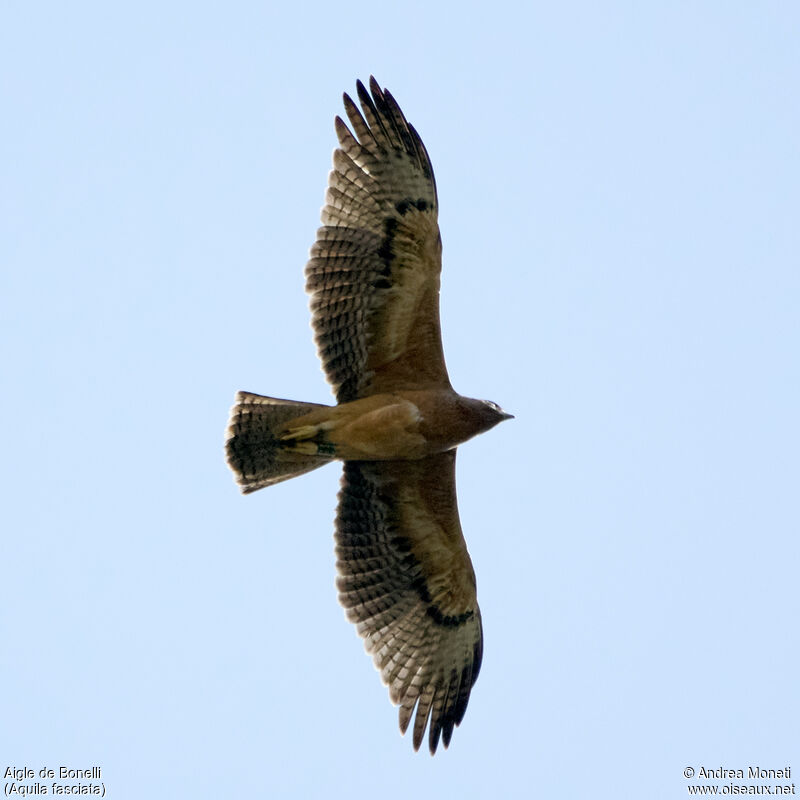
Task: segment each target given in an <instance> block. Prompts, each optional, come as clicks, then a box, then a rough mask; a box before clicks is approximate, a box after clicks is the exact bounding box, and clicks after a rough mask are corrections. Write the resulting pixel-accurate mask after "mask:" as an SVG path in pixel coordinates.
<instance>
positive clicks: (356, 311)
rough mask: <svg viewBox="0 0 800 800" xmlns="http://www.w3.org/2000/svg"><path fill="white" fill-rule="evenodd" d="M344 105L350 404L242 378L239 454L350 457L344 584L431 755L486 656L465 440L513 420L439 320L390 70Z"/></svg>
mask: <svg viewBox="0 0 800 800" xmlns="http://www.w3.org/2000/svg"><path fill="white" fill-rule="evenodd" d="M357 89H358V99H359V100H360V102H361V110H360V111H359V109H358V107H357V106H356V104H355V103H354V102H353V100H352V99H351V98H350V97H349V96H348V95H347V94H345V95H344V107H345V111H346V112H347V117H348V118H349V120H350V126H351V127H350V128H348V127H347V125H346V124H345V123H344V122H343V121H342V119H341V118H339V117H337V118H336V120H335V125H336V134H337V137H338V139H339V147H338V148H337V149H336V150H335V151H334V154H333V171H332V172H331V173H330V176H329V178H328V190H327V193H326V196H325V206H324V207H323V209H322V227H321V228H319V230H318V231H317V239H316V242H315V243H314V245H313V247H312V248H311V254H310V255H311V257H310V260H309V262H308V265H307V266H306V271H305V275H306V290H307V292H308V293H309V295H310V296H311V300H310V305H311V313H312V327H313V329H314V338H315V342H316V345H317V350H318V353H319V357H320V360H321V361H322V367H323V370H324V372H325V374H326V376H327V379H328V381H329V383H330V384H331V386H332V387H333V391H334V393H335V395H336V402H337V404H336V405H335V406H327V405H319V404H316V403H300V402H295V401H293V400H279V399H276V398H272V397H264V396H262V395H257V394H251V393H249V392H239V393H238V394H237V395H236V403H235V405H234V406H233V409H232V410H231V418H230V422H229V426H228V430H227V440H226V454H227V460H228V464H229V466H230V468H231V469H232V470H233V472H234V473H235V476H236V481H237V482H238V484H239V485H240V487H241V489H242V491H243V492H246V493H247V492H254V491H256V490H257V489H262V488H263V487H265V486H271V485H272V484H274V483H278V482H280V481H284V480H287V479H288V478H293V477H295V476H296V475H300V474H302V473H304V472H309V471H311V470H313V469H316V468H317V467H320V466H322V465H324V464H327V463H328V462H330V461H333V460H339V461H342V462H344V472H343V475H342V480H341V490H340V491H339V506H338V510H337V514H336V534H335V538H336V557H337V561H336V566H337V570H338V577H337V580H336V586H337V589H338V592H339V600H340V601H341V603H342V605H343V606H344V608H345V610H346V614H347V618H348V619H349V620H350V621H351V622H353V623H355V625H356V627H357V630H358V633H359V635H360V636H361V637H362V638H363V639H364V644H365V647H366V649H367V651H368V652H369V653H371V654H372V658H373V660H374V662H375V666H376V667H377V669H378V670H379V672H380V673H381V678H382V679H383V682H384V683H385V684H386V685H387V686H388V687H389V696H390V698H391V701H392V702H393V703H394V704H395V705H398V706H399V707H400V730H401V731H402V732H403V733H405V731H406V729H407V728H408V726H409V724H410V722H411V719H412V717H414V711H415V709H416V716H415V719H414V726H413V727H414V733H413V742H414V749H415V750H416V749H419V747H420V744H421V743H422V739H423V737H424V735H425V728H426V726H427V727H428V728H429V735H428V744H429V749H430V751H431V753H432V754H433V753H435V752H436V747H437V745H438V743H439V739H440V737H441V740H442V742H443V743H444V746H445V747H447V745H448V744H449V743H450V737H451V736H452V733H453V727H454V726H455V725H458V724H460V723H461V721H462V719H463V718H464V712H465V711H466V709H467V701H468V700H469V695H470V691H471V689H472V686H473V685H474V683H475V681H476V679H477V677H478V671H479V669H480V665H481V656H482V653H483V642H482V629H481V616H480V611H479V609H478V603H477V597H476V592H475V573H474V571H473V569H472V562H471V561H470V557H469V553H468V552H467V546H466V543H465V541H464V537H463V534H462V533H461V525H460V523H459V518H458V508H457V505H456V485H455V465H456V447H457V446H458V445H460V444H461V443H462V442H465V441H467V439H470V438H472V437H473V436H475V435H476V434H479V433H482V432H484V431H487V430H489V429H490V428H492V427H494V426H495V425H497V424H498V423H499V422H502V421H503V420H505V419H509V418H510V417H511V415H510V414H506V413H505V412H504V411H503V410H502V409H501V408H500V407H499V406H497V405H496V404H495V403H492V402H489V401H486V400H472V399H469V398H467V397H462V396H461V395H459V394H457V393H456V392H455V391H454V390H453V387H452V386H451V385H450V379H449V378H448V375H447V369H446V367H445V363H444V354H443V352H442V339H441V332H440V328H439V276H440V272H441V254H442V242H441V237H440V236H439V226H438V223H437V210H438V204H437V197H436V182H435V180H434V177H433V168H432V167H431V162H430V158H429V157H428V153H427V151H426V150H425V146H424V145H423V144H422V140H421V139H420V137H419V134H417V132H416V130H415V129H414V128H413V126H412V125H411V124H410V123H409V122H408V121H407V120H406V118H405V116H404V115H403V112H402V111H401V110H400V107H399V106H398V105H397V102H396V101H395V99H394V98H393V97H392V95H391V94H390V93H389V92H388V91H386V90H382V89H381V88H380V86H379V85H378V84H377V82H376V81H375V79H374V78H371V79H370V91H369V92H368V91H367V90H366V88H365V87H364V85H363V84H362V83H361V81H358V84H357Z"/></svg>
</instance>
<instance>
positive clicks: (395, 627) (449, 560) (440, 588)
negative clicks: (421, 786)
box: [336, 450, 483, 753]
mask: <svg viewBox="0 0 800 800" xmlns="http://www.w3.org/2000/svg"><path fill="white" fill-rule="evenodd" d="M336 555H337V568H338V571H339V577H338V579H337V587H338V589H339V600H340V601H341V603H342V605H343V606H344V607H345V609H346V612H347V617H348V619H349V620H350V621H351V622H354V623H356V625H357V629H358V633H359V634H360V635H361V636H362V638H363V639H364V643H365V647H366V649H367V651H368V652H369V653H371V654H372V657H373V660H374V662H375V666H376V667H377V668H378V670H379V671H380V673H381V677H382V679H383V682H384V683H385V684H387V685H388V687H389V696H390V698H391V700H392V702H393V703H395V704H396V705H399V706H400V729H401V730H402V731H403V732H404V733H405V731H406V728H407V727H408V724H409V721H410V720H411V717H412V716H413V714H414V707H415V706H416V707H417V712H416V719H415V722H414V734H413V736H414V748H415V749H417V748H419V746H420V744H421V742H422V739H423V736H424V733H425V727H426V725H427V724H428V720H429V719H430V732H429V737H428V740H429V748H430V751H431V753H434V752H435V751H436V746H437V744H438V742H439V736H440V735H441V737H442V741H443V742H444V745H445V747H447V745H448V744H449V742H450V737H451V735H452V733H453V726H454V725H458V724H459V723H460V722H461V720H462V719H463V717H464V712H465V711H466V709H467V701H468V700H469V695H470V690H471V689H472V686H473V684H474V683H475V681H476V679H477V677H478V671H479V669H480V664H481V656H482V652H483V636H482V630H481V617H480V610H479V609H478V603H477V598H476V593H475V573H474V572H473V569H472V562H471V561H470V557H469V554H468V553H467V547H466V543H465V542H464V537H463V535H462V533H461V525H460V523H459V520H458V507H457V505H456V490H455V450H450V451H448V452H445V453H440V454H437V455H434V456H429V457H427V458H424V459H420V460H417V461H383V462H377V461H370V462H367V461H349V462H346V463H345V465H344V475H343V477H342V488H341V491H340V493H339V509H338V513H337V518H336Z"/></svg>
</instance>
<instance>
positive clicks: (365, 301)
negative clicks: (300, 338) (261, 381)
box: [306, 78, 450, 403]
mask: <svg viewBox="0 0 800 800" xmlns="http://www.w3.org/2000/svg"><path fill="white" fill-rule="evenodd" d="M357 88H358V97H359V100H360V101H361V108H362V110H363V116H362V115H361V113H360V112H359V110H358V108H357V107H356V105H355V103H354V102H353V101H352V100H351V99H350V97H349V96H348V95H344V106H345V110H346V111H347V116H348V118H349V119H350V124H351V126H352V130H353V131H354V133H355V135H354V134H353V133H351V131H350V129H348V127H347V125H345V123H344V122H343V121H342V120H341V119H340V118H339V117H337V118H336V134H337V136H338V138H339V145H340V146H339V148H338V149H337V150H336V151H335V152H334V154H333V167H334V168H333V171H332V172H331V173H330V176H329V178H328V191H327V194H326V197H325V206H324V208H323V209H322V223H323V227H321V228H320V229H319V230H318V231H317V240H316V242H315V243H314V246H313V247H312V248H311V258H310V260H309V262H308V265H307V267H306V290H307V291H308V293H309V294H310V295H311V312H312V327H313V329H314V339H315V341H316V343H317V349H318V352H319V357H320V359H321V361H322V366H323V369H324V370H325V374H326V375H327V377H328V381H329V382H330V383H331V385H332V386H333V389H334V393H335V394H336V399H337V400H338V401H339V402H340V403H344V402H348V401H350V400H355V399H357V398H359V397H365V396H367V395H370V394H376V393H379V392H387V391H389V392H390V391H394V390H396V389H415V388H447V387H449V386H450V381H449V379H448V377H447V369H446V367H445V363H444V355H443V352H442V340H441V332H440V329H439V275H440V272H441V263H442V259H441V255H442V245H441V238H440V236H439V226H438V223H437V211H438V206H437V200H436V182H435V180H434V177H433V168H432V167H431V162H430V159H429V158H428V153H427V152H426V150H425V145H423V144H422V140H421V139H420V138H419V135H418V134H417V132H416V131H415V130H414V128H413V126H412V125H410V124H409V123H408V122H407V121H406V118H405V117H404V116H403V112H402V111H401V110H400V108H399V106H398V105H397V103H396V102H395V99H394V98H393V97H392V95H391V94H389V92H388V91H382V90H381V89H380V87H379V86H378V84H377V82H376V81H375V79H374V78H371V79H370V90H371V92H372V96H370V94H369V93H368V92H367V90H366V89H365V88H364V85H363V84H362V83H361V81H359V82H358V85H357Z"/></svg>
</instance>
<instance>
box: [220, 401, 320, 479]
mask: <svg viewBox="0 0 800 800" xmlns="http://www.w3.org/2000/svg"><path fill="white" fill-rule="evenodd" d="M316 408H325V406H322V405H320V404H319V403H298V402H297V401H295V400H278V399H277V398H275V397H263V396H262V395H260V394H251V393H250V392H239V393H238V394H237V395H236V403H235V405H234V406H233V408H232V409H231V417H230V421H229V423H228V432H227V440H226V442H225V453H226V455H227V459H228V466H229V467H230V468H231V469H232V470H233V473H234V475H235V476H236V482H237V483H238V484H239V486H240V487H241V489H242V491H243V492H244V493H245V494H247V493H249V492H255V491H256V490H258V489H263V488H264V487H265V486H271V485H272V484H273V483H280V482H281V481H285V480H288V479H289V478H294V477H295V475H302V474H303V473H304V472H311V470H313V469H317V467H321V466H323V465H324V464H327V463H328V462H329V461H330V460H331V458H330V457H329V456H325V455H319V454H317V453H314V454H310V453H301V452H297V449H295V448H292V447H291V446H287V444H286V443H285V442H281V441H280V440H279V439H278V438H276V436H275V431H276V430H277V429H278V428H280V426H281V425H283V424H284V423H286V422H289V420H291V419H294V418H296V417H301V416H303V415H304V414H308V413H309V412H310V411H313V410H314V409H316Z"/></svg>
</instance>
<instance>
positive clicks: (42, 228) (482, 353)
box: [0, 1, 800, 800]
mask: <svg viewBox="0 0 800 800" xmlns="http://www.w3.org/2000/svg"><path fill="white" fill-rule="evenodd" d="M798 42H800V6H798V5H797V4H796V3H791V2H763V3H741V2H669V3H666V2H654V3H635V2H629V3H625V2H610V3H593V2H566V3H560V4H556V3H522V2H520V3H508V2H502V1H501V2H493V3H491V4H484V3H481V4H477V3H470V2H466V3H458V4H456V3H454V2H453V3H438V4H437V3H421V2H407V3H402V4H399V5H398V4H380V3H377V4H375V3H373V4H360V5H355V4H353V5H349V6H348V5H346V4H324V5H321V4H316V3H308V4H304V3H282V4H275V3H273V4H270V3H252V2H251V3H231V4H228V5H227V6H224V7H223V6H222V5H212V4H208V3H167V4H162V3H152V2H139V3H126V4H120V3H100V2H96V3H86V2H75V3H22V2H10V3H5V4H3V9H2V11H0V75H1V76H2V77H0V105H1V106H2V118H3V122H2V130H0V139H2V153H3V156H2V159H1V160H0V204H2V207H1V208H0V304H1V310H2V319H1V321H0V325H1V326H2V330H0V334H1V338H0V341H2V351H3V358H2V361H3V367H2V379H1V380H2V394H1V395H0V404H2V418H3V420H4V425H3V434H2V441H3V447H2V450H3V454H4V457H3V458H2V466H0V470H2V481H1V485H2V487H3V500H2V529H3V533H2V563H3V570H2V582H1V583H0V614H1V615H2V617H1V619H0V622H1V623H2V629H1V631H0V633H1V634H2V651H1V652H0V659H1V660H0V693H2V694H1V695H0V719H1V720H2V721H1V722H0V760H1V761H2V766H3V768H5V766H8V765H16V766H29V767H32V768H34V769H35V770H38V769H40V768H41V767H43V766H50V767H58V766H60V765H62V764H63V765H67V766H72V767H88V766H93V765H97V766H100V767H101V768H102V770H103V779H104V781H105V783H106V788H107V796H108V797H109V798H112V799H113V800H123V798H175V797H193V798H194V797H196V798H212V797H214V798H216V797H232V798H239V797H287V798H294V797H297V798H300V797H323V796H329V797H337V796H347V797H348V798H372V797H375V796H380V797H383V798H387V800H388V799H389V798H407V797H444V796H453V797H459V798H465V799H466V798H486V797H525V798H528V797H547V798H562V797H563V798H575V797H581V798H582V797H589V798H595V797H596V798H643V797H647V798H679V797H684V796H687V789H686V786H687V780H686V778H684V776H683V770H684V768H686V767H687V766H694V767H695V768H697V769H699V767H700V766H703V765H704V766H707V767H720V766H722V767H727V768H734V769H736V768H745V769H746V768H747V767H748V766H750V765H759V766H761V767H765V768H780V767H783V766H785V765H787V764H788V765H793V766H794V767H795V769H796V771H797V773H798V778H800V733H799V731H798V719H799V718H800V699H799V694H800V693H799V692H798V653H799V648H798V611H800V601H799V600H798V595H799V594H800V590H799V589H798V568H799V567H800V553H799V549H800V542H799V541H798V540H799V538H800V537H799V536H798V534H799V533H800V501H799V499H798V498H800V491H798V487H800V455H799V454H800V423H799V422H798V417H799V416H800V358H799V357H798V349H799V345H800V323H799V322H798V318H799V317H800V269H799V267H800V258H799V257H798V252H799V251H800V247H799V245H800V241H799V239H800V234H799V233H798V231H799V230H800V112H799V111H798V108H799V105H798V86H800V55H798V54H799V53H800V50H799V49H798ZM371 73H374V74H375V76H376V77H377V78H378V80H379V81H380V82H381V83H382V84H384V85H386V86H388V87H389V89H390V90H391V91H392V93H393V94H394V95H395V97H396V98H397V99H398V101H399V102H400V104H401V106H402V108H403V109H404V111H405V112H406V114H407V116H408V117H409V119H410V120H411V121H412V122H413V123H414V125H415V126H416V127H417V129H418V130H419V131H420V133H421V135H422V137H423V139H424V141H425V143H426V145H427V147H428V150H429V152H430V154H431V157H432V159H433V163H434V168H435V170H436V175H437V179H438V184H439V198H440V202H441V217H440V224H441V228H442V235H443V239H444V272H443V281H442V322H443V331H444V345H445V352H446V356H447V360H448V366H449V370H450V375H451V377H452V379H453V383H454V385H455V386H456V388H457V389H458V390H459V391H461V392H463V393H464V394H468V395H471V396H477V397H486V398H489V399H492V400H495V401H497V402H498V403H500V404H501V405H502V406H503V407H504V408H506V409H507V410H509V411H510V412H512V413H514V414H515V415H516V419H515V420H514V421H513V422H508V423H505V424H504V425H502V426H501V427H499V428H497V429H495V430H494V431H492V432H491V433H489V434H487V435H485V436H483V437H481V438H479V439H476V440H474V441H473V442H470V443H468V444H467V445H466V446H464V447H463V448H461V450H460V453H459V463H458V485H459V501H460V511H461V518H462V525H463V528H464V532H465V535H466V538H467V541H468V544H469V548H470V552H471V555H472V559H473V562H474V565H475V570H476V573H477V578H478V594H479V600H480V604H481V609H482V612H483V620H484V628H485V658H484V664H483V670H482V672H481V676H480V679H479V681H478V683H477V685H476V687H475V690H474V692H473V696H472V699H471V701H470V706H469V710H468V712H467V716H466V719H465V721H464V723H463V724H462V726H461V727H460V728H459V729H458V730H456V732H455V733H454V736H453V741H452V744H451V747H450V749H449V750H448V751H443V752H440V753H439V754H438V755H437V756H436V758H434V759H431V758H430V757H429V756H428V755H427V753H420V754H414V753H413V751H412V748H411V742H410V740H409V739H408V738H407V737H406V738H405V739H402V738H401V737H400V735H399V733H398V731H397V721H396V712H395V710H394V709H393V707H392V706H391V705H390V703H389V700H388V696H387V692H386V690H385V689H384V687H383V686H382V685H381V683H380V680H379V677H378V675H377V673H376V672H375V670H374V668H373V667H372V664H371V661H370V659H369V658H368V657H367V655H366V654H365V653H364V652H363V648H362V644H361V642H360V641H359V640H358V638H357V636H356V634H355V631H354V629H353V628H352V627H351V626H350V625H349V624H348V623H347V622H346V621H345V619H344V614H343V612H342V610H341V609H340V607H339V606H338V603H337V600H336V592H335V589H334V554H333V538H332V534H333V515H334V509H335V496H336V491H337V485H338V479H339V469H338V467H336V466H331V467H327V468H326V469H324V470H321V471H319V472H317V473H314V474H311V475H307V476H304V477H302V478H299V479H298V480H296V481H292V482H289V483H287V484H283V485H280V486H276V487H273V488H271V489H268V490H265V491H262V492H259V493H258V494H256V495H254V496H251V497H242V496H240V495H239V494H238V492H237V490H236V488H235V486H234V483H233V480H232V477H231V475H230V474H229V472H228V471H227V469H226V467H225V464H224V459H223V454H222V444H223V434H224V429H225V424H226V420H227V413H228V408H229V406H230V405H231V402H232V400H233V396H234V393H235V391H236V390H237V389H246V390H250V391H255V392H260V393H263V394H272V395H276V396H285V397H293V398H296V399H302V400H310V401H318V402H328V401H329V400H330V394H329V391H328V388H327V386H326V384H325V381H324V378H323V376H322V373H321V371H320V369H319V365H318V362H317V359H316V355H315V351H314V347H313V344H312V341H311V332H310V329H309V317H308V310H307V299H306V296H305V294H304V292H303V273H302V270H303V266H304V263H305V260H306V257H307V253H308V248H309V246H310V245H311V243H312V241H313V238H314V232H315V230H316V227H317V225H318V224H319V209H320V207H321V205H322V200H323V193H324V187H325V182H326V176H327V173H328V170H329V168H330V159H331V152H332V150H333V147H334V144H335V136H334V131H333V117H334V115H335V114H337V113H341V93H342V91H344V90H347V91H352V90H353V89H354V86H355V80H356V78H362V79H366V78H367V77H368V76H369V75H370V74H371ZM797 782H798V784H800V779H799V780H798V781H797ZM722 783H724V782H722ZM720 785H722V784H720Z"/></svg>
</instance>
